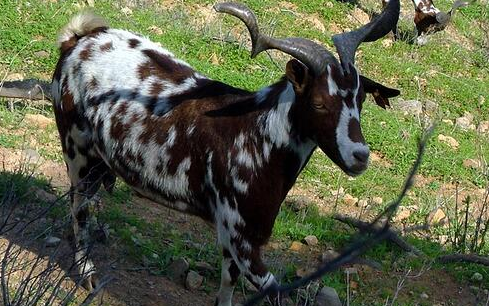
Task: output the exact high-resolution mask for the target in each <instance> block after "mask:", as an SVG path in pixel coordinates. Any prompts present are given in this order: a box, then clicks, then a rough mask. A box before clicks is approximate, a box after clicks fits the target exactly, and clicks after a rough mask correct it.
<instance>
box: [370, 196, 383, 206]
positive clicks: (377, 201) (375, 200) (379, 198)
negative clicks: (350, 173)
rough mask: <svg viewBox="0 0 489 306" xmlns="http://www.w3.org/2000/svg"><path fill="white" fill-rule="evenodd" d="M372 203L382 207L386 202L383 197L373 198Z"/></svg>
mask: <svg viewBox="0 0 489 306" xmlns="http://www.w3.org/2000/svg"><path fill="white" fill-rule="evenodd" d="M372 203H374V204H375V205H380V204H382V203H384V200H383V199H382V198H381V197H373V198H372Z"/></svg>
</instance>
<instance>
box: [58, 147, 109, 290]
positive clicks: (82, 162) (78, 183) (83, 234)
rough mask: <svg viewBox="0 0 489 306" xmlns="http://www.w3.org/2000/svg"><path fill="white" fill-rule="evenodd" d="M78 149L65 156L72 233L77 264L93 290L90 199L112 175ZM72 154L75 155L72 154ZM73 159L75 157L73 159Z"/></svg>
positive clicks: (107, 169) (94, 159) (103, 166)
mask: <svg viewBox="0 0 489 306" xmlns="http://www.w3.org/2000/svg"><path fill="white" fill-rule="evenodd" d="M80 149H81V148H79V149H78V150H73V151H74V152H76V153H75V154H74V156H73V154H71V155H72V156H65V157H66V158H65V161H66V164H67V167H68V174H69V176H70V180H71V189H70V200H71V216H72V222H73V233H74V240H75V241H74V242H75V250H74V252H75V254H74V255H75V256H74V259H75V265H76V267H77V269H78V272H79V273H80V275H79V276H80V277H81V278H82V280H83V281H82V286H83V287H85V288H86V289H87V290H93V289H94V288H95V287H96V286H97V277H96V275H95V267H94V265H93V263H92V261H91V260H90V259H89V258H88V253H89V248H90V244H91V241H92V240H93V239H91V237H90V231H89V220H90V207H89V203H90V199H91V198H92V197H93V195H94V194H95V193H96V192H97V191H98V189H99V188H100V186H101V184H102V183H103V182H104V181H106V180H107V179H109V180H110V179H111V178H112V177H113V175H112V174H111V172H110V169H109V167H108V166H107V165H106V164H105V162H104V161H103V160H102V159H100V158H98V157H93V156H91V155H88V154H82V153H81V152H80V151H83V152H86V150H83V149H81V150H80ZM73 151H72V152H73ZM70 157H73V158H70Z"/></svg>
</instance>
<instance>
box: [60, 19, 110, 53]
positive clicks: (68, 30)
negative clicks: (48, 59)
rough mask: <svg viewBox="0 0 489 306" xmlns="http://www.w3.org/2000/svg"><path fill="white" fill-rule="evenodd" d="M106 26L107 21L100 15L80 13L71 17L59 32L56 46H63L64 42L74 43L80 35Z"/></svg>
mask: <svg viewBox="0 0 489 306" xmlns="http://www.w3.org/2000/svg"><path fill="white" fill-rule="evenodd" d="M108 26H109V25H108V23H107V21H105V19H103V18H102V17H100V16H97V15H95V14H93V13H90V12H84V13H80V14H78V15H76V16H75V17H73V18H72V19H71V20H70V22H69V23H68V24H67V25H66V26H65V27H64V28H63V29H62V30H61V32H60V33H59V36H58V47H61V48H63V45H64V44H65V43H68V44H69V45H72V44H73V45H74V44H76V41H78V39H80V38H81V37H83V36H85V35H87V34H90V33H92V32H94V31H95V30H97V29H103V28H107V27H108Z"/></svg>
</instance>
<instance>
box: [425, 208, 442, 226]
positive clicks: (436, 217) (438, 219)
mask: <svg viewBox="0 0 489 306" xmlns="http://www.w3.org/2000/svg"><path fill="white" fill-rule="evenodd" d="M446 217H447V215H446V214H445V213H444V212H443V210H442V209H441V208H437V209H435V210H433V211H431V212H430V213H429V214H428V217H427V219H426V223H428V224H429V225H439V224H442V223H445V221H446Z"/></svg>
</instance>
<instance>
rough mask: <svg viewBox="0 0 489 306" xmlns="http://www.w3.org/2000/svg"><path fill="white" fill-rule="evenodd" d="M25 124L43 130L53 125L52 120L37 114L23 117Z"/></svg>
mask: <svg viewBox="0 0 489 306" xmlns="http://www.w3.org/2000/svg"><path fill="white" fill-rule="evenodd" d="M24 121H25V123H27V125H29V126H36V127H38V128H41V129H45V128H47V127H48V126H50V125H53V124H54V120H53V119H51V118H48V117H46V116H43V115H39V114H26V115H25V117H24Z"/></svg>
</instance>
